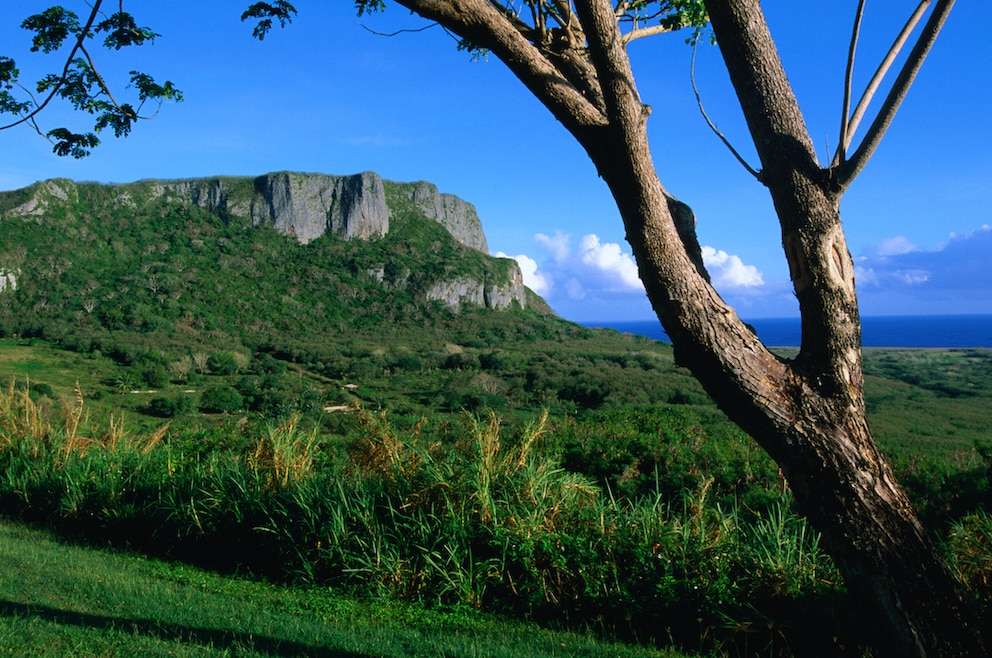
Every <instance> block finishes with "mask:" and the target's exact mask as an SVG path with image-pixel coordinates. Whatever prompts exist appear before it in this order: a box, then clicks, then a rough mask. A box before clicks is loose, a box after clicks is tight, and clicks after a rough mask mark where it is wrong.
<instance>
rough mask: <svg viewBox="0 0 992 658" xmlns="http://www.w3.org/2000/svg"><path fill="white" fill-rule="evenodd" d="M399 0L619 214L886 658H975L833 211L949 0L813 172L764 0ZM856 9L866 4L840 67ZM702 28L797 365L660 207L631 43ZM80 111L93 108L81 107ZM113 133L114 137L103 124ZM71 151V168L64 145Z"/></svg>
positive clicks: (695, 352) (712, 379)
mask: <svg viewBox="0 0 992 658" xmlns="http://www.w3.org/2000/svg"><path fill="white" fill-rule="evenodd" d="M395 2H396V3H397V4H399V5H401V6H403V7H406V8H407V9H409V10H411V11H413V12H414V13H416V14H419V15H420V16H422V17H424V18H426V19H428V20H430V21H434V22H436V23H438V24H440V25H441V26H442V27H443V28H444V29H445V30H447V31H449V32H450V33H452V34H454V35H456V36H457V37H458V38H459V39H460V40H461V41H460V47H461V48H463V49H468V50H470V51H474V52H476V53H481V52H486V53H489V54H492V55H493V56H495V57H497V58H499V59H500V60H502V61H503V62H504V63H505V64H506V65H507V66H508V67H509V69H510V70H511V71H512V72H513V73H514V74H515V75H516V77H517V78H518V79H519V80H520V81H521V82H522V83H523V84H524V86H525V87H526V88H527V89H528V90H529V91H530V92H531V93H532V94H533V95H534V96H535V97H537V99H538V100H540V101H541V102H542V103H543V104H544V105H545V106H546V107H547V109H548V110H549V111H550V112H551V114H552V115H553V116H554V117H555V118H556V119H557V120H558V121H559V122H560V123H561V124H562V125H563V126H564V127H565V128H566V129H567V130H568V131H569V132H570V133H571V134H572V136H573V137H574V138H575V139H576V140H577V142H578V143H579V144H580V145H581V146H582V148H583V149H584V150H585V151H586V153H587V154H588V155H589V157H590V159H591V160H592V161H593V163H594V164H595V166H596V167H597V170H598V172H599V175H600V176H601V177H602V179H603V180H604V181H605V183H606V184H607V186H608V187H609V189H610V191H611V193H612V195H613V197H614V199H615V201H616V205H617V208H618V209H619V212H620V215H621V217H622V219H623V222H624V226H625V229H626V232H627V240H628V242H629V243H630V244H631V247H632V250H633V252H634V256H635V258H636V260H637V263H638V267H639V272H640V277H641V280H642V281H643V282H644V285H645V288H646V290H647V293H648V297H649V299H650V301H651V303H652V305H653V308H654V309H655V311H656V313H657V314H658V317H659V319H660V321H661V323H662V324H663V326H664V327H665V330H666V332H667V333H668V335H669V336H670V337H671V339H672V342H673V345H674V347H675V352H676V358H677V360H678V361H679V363H680V364H683V365H685V366H687V367H688V368H690V369H691V370H692V372H693V373H694V374H695V376H696V377H697V378H698V379H699V380H700V382H701V383H702V385H703V386H704V387H705V389H706V390H707V392H708V393H709V394H710V395H711V396H712V397H713V399H714V400H715V401H716V402H717V404H718V405H719V406H720V407H721V408H722V409H723V410H724V411H725V412H726V413H727V414H728V416H729V417H730V418H732V419H733V420H734V421H735V422H737V423H738V424H739V425H740V426H741V427H742V428H743V429H745V430H746V431H747V432H748V433H749V434H751V436H753V437H754V438H755V439H756V440H757V441H758V442H759V443H760V444H761V446H762V447H763V448H764V449H765V450H766V451H767V452H768V453H769V454H770V455H771V456H772V458H773V459H775V461H776V462H777V463H778V464H779V466H780V467H781V468H782V470H783V472H784V473H785V475H786V477H787V478H788V481H789V483H790V485H791V487H792V490H793V492H794V495H795V499H796V502H797V505H798V506H799V508H800V510H801V511H802V512H803V513H804V514H805V515H806V516H807V517H808V518H809V519H810V521H811V523H812V524H813V525H814V526H815V527H816V528H817V529H818V530H819V531H820V532H821V533H822V535H823V537H824V540H825V543H826V545H827V547H828V550H829V551H830V553H831V554H832V556H833V557H834V559H835V561H836V563H837V566H838V567H839V568H840V569H841V571H842V573H843V574H844V576H845V580H846V583H847V585H848V588H849V590H850V591H851V593H852V595H853V596H855V597H857V598H858V599H859V600H860V601H861V602H862V603H863V604H864V606H865V607H866V609H867V610H869V611H871V613H872V614H873V615H874V618H875V620H876V621H877V627H878V628H879V629H880V631H881V636H880V638H879V646H878V649H879V651H884V652H886V653H890V654H892V655H898V656H923V655H927V656H973V655H985V649H984V646H983V640H982V638H981V636H980V631H979V630H978V629H977V628H976V625H975V622H974V620H973V617H972V614H971V612H970V611H969V609H968V605H967V603H966V600H965V598H964V595H963V593H962V591H961V589H960V587H959V585H958V584H957V583H956V581H955V579H954V577H953V576H952V575H951V573H950V571H949V570H948V568H947V567H946V565H945V564H944V563H943V561H942V559H941V557H940V555H939V553H938V551H937V550H936V548H935V546H934V544H933V542H932V540H931V538H930V537H929V536H928V534H927V532H926V530H925V529H924V528H923V526H922V524H921V523H920V521H919V519H918V518H917V516H916V514H915V513H914V511H913V509H912V506H911V504H910V502H909V500H908V499H907V497H906V495H905V493H904V492H903V491H902V490H901V489H900V488H899V486H898V485H897V483H896V482H895V478H894V477H893V474H892V471H891V469H890V468H889V466H888V464H887V463H886V462H885V460H884V459H883V457H882V455H881V453H880V452H879V450H878V448H877V446H876V444H875V441H874V439H873V437H872V435H871V431H870V429H869V427H868V424H867V420H866V413H865V401H864V395H863V385H864V378H863V374H862V361H861V349H860V347H861V328H860V318H859V309H858V301H857V295H856V291H855V281H854V274H853V269H854V268H853V262H852V259H851V256H850V254H849V252H848V249H847V246H846V241H845V236H844V232H843V230H842V227H841V222H840V211H839V207H840V200H841V198H842V196H843V194H844V192H845V191H846V190H847V189H848V188H849V186H850V185H851V184H852V183H853V181H854V180H855V178H856V177H857V175H858V174H859V173H860V172H861V170H862V169H863V168H864V166H865V164H866V163H867V161H868V159H869V158H870V157H871V155H872V154H873V153H874V151H875V149H876V148H877V146H878V144H879V141H880V140H881V138H882V136H883V134H884V133H885V131H886V129H887V127H888V126H889V124H890V123H891V121H892V119H893V117H894V115H895V113H896V111H897V110H898V108H899V106H900V104H901V102H902V101H903V99H904V98H905V96H906V93H907V91H908V89H909V87H910V85H911V84H912V81H913V78H914V77H915V75H916V73H917V71H918V70H919V68H920V66H921V65H922V63H923V60H924V58H925V57H926V55H927V53H928V52H929V50H930V48H931V47H932V45H933V43H934V40H935V39H936V37H937V34H938V33H939V32H940V29H941V26H942V25H943V22H944V20H945V19H946V17H947V15H948V13H949V12H950V10H951V8H952V6H953V0H922V1H921V2H920V4H919V6H918V8H917V10H916V11H914V12H913V14H912V15H911V16H910V18H909V20H908V21H907V26H906V30H905V31H904V33H903V34H901V35H900V36H899V39H898V40H897V42H896V43H895V44H894V45H893V48H892V50H891V51H890V53H892V54H894V53H896V52H898V51H900V50H901V49H902V48H903V47H904V45H905V44H906V43H909V40H910V39H913V41H912V45H911V48H910V49H909V53H908V55H907V56H906V58H905V62H904V64H903V65H902V67H901V69H900V70H899V71H898V73H897V74H896V75H895V79H894V82H893V83H892V84H891V86H890V88H889V91H888V93H887V95H886V97H885V100H884V101H883V102H882V103H881V106H880V109H879V110H878V112H877V114H876V115H875V116H874V117H873V119H872V121H871V122H870V126H869V128H868V129H867V130H866V131H865V135H864V137H863V138H862V140H861V141H860V143H858V144H854V143H853V139H852V136H853V135H854V134H855V129H856V127H857V125H858V124H860V123H861V121H862V119H863V118H864V116H865V114H866V110H865V108H866V105H867V99H870V98H871V97H872V96H873V95H874V94H875V93H876V92H877V91H878V90H879V89H880V88H881V87H880V84H881V78H882V75H881V74H883V73H885V72H886V71H888V69H889V68H891V65H892V62H891V60H890V58H886V60H885V61H884V62H883V64H882V66H881V67H880V69H879V73H880V75H879V76H876V78H875V79H873V80H872V81H871V82H870V83H869V85H868V87H867V89H866V91H865V94H864V97H863V98H864V99H865V100H863V101H862V102H859V103H858V104H857V105H856V107H855V108H854V110H853V111H852V110H851V109H850V105H851V102H850V101H851V91H852V90H851V89H850V87H851V85H850V73H849V75H848V80H849V82H848V86H847V90H846V92H845V95H844V100H843V103H844V112H843V119H842V121H841V128H840V139H839V147H838V150H837V152H836V154H835V155H834V156H833V158H832V160H831V162H829V163H828V164H825V165H824V164H821V163H820V162H819V161H818V158H817V156H816V152H815V149H814V148H813V141H812V139H811V138H810V135H809V134H808V131H807V129H806V125H805V121H804V118H803V115H802V113H801V111H800V109H799V106H798V103H797V102H796V99H795V96H794V94H793V92H792V89H791V86H790V84H789V82H788V79H787V77H786V75H785V71H784V69H783V66H782V63H781V61H780V59H779V56H778V53H777V50H776V46H775V42H774V40H773V38H772V36H771V34H770V31H769V28H768V26H767V24H766V21H765V19H764V15H763V12H762V9H761V6H760V2H759V0H705V1H698V0H635V1H628V0H395ZM94 5H95V7H96V8H98V7H99V5H100V2H99V1H97V2H95V3H94ZM356 7H357V9H358V12H359V14H363V13H366V12H370V11H377V10H381V9H384V8H385V1H384V0H356ZM863 10H864V2H863V1H862V2H860V3H859V8H858V12H857V15H856V18H855V21H854V30H853V31H852V39H851V49H850V54H849V58H848V70H849V71H850V69H851V66H852V65H853V61H854V54H855V51H856V45H857V41H858V32H859V30H858V25H859V23H860V17H861V15H862V13H863ZM94 11H95V9H94ZM294 12H295V10H294V9H293V8H292V6H291V5H289V3H286V2H277V3H274V4H269V3H255V4H254V5H252V7H251V8H250V9H249V11H248V12H245V15H244V16H243V17H242V18H243V19H244V18H257V19H259V20H260V22H259V27H258V28H256V36H259V37H261V36H264V34H265V31H266V30H267V29H268V28H269V27H271V19H272V18H275V19H277V20H279V21H280V22H281V23H284V22H286V21H287V20H288V19H289V18H290V16H291V14H292V13H294ZM266 20H268V21H269V22H268V23H266V22H265V21H266ZM91 23H92V19H91ZM49 24H51V21H50V22H49V23H44V22H42V23H41V26H42V28H43V29H42V30H41V31H39V35H42V34H48V32H44V30H45V29H47V30H49V32H51V31H52V29H51V28H45V27H44V26H45V25H49ZM55 24H56V25H58V24H60V23H58V21H55ZM707 24H709V25H710V26H711V28H712V32H713V36H714V39H715V41H716V44H717V45H718V47H719V49H720V51H721V53H722V55H723V58H724V61H725V63H726V66H727V70H728V72H729V74H730V78H731V81H732V83H733V85H734V88H735V91H736V93H737V96H738V99H739V101H740V105H741V108H742V111H743V113H744V116H745V119H746V121H747V125H748V128H749V131H750V135H751V138H752V140H753V142H754V145H755V148H756V150H757V153H758V156H759V158H760V168H756V169H751V168H749V169H750V171H752V173H753V174H754V176H755V178H756V179H757V181H758V182H760V183H761V184H762V185H764V186H765V187H766V188H767V189H768V191H769V194H770V195H771V198H772V201H773V204H774V207H775V210H776V213H777V215H778V218H779V222H780V225H781V233H782V242H783V246H784V252H785V257H786V259H787V261H788V263H789V268H790V273H791V277H792V281H793V284H794V290H795V294H796V296H797V298H798V300H799V307H800V313H801V316H802V325H803V329H802V344H801V348H800V351H799V354H798V355H797V356H796V357H795V358H793V359H784V358H781V357H779V356H777V355H775V354H774V353H772V352H771V351H769V350H768V349H767V348H766V347H765V346H764V345H763V344H762V343H761V342H760V341H759V340H758V338H757V336H755V334H754V333H753V332H752V331H751V330H750V329H749V328H748V327H747V325H745V324H744V323H743V322H742V321H741V319H740V318H739V317H738V316H737V314H736V313H735V312H734V310H733V309H732V308H731V307H729V306H728V305H727V304H726V303H725V302H724V301H723V300H722V299H721V298H720V296H719V294H718V293H717V292H716V290H715V289H714V288H713V286H712V285H711V283H710V281H709V277H708V274H707V272H706V269H705V267H704V265H703V262H702V257H701V251H700V247H699V243H698V241H697V239H696V236H695V217H694V216H693V213H692V211H691V210H690V208H689V207H688V206H687V205H685V204H684V203H682V202H681V201H679V200H678V199H675V198H674V197H673V196H672V195H671V194H669V193H668V192H667V190H666V189H665V187H664V186H663V184H662V183H661V179H660V177H659V174H658V172H657V170H656V168H655V165H654V162H653V160H652V156H651V153H650V150H649V147H648V137H647V125H648V119H649V115H650V108H649V107H648V106H647V105H646V104H645V103H644V102H643V101H642V100H641V97H640V94H639V92H638V88H637V84H636V80H635V77H634V74H633V71H632V67H631V63H630V60H629V58H628V55H627V49H626V48H627V45H628V44H629V43H630V42H631V41H633V40H635V39H638V38H642V37H649V36H655V35H659V34H664V33H670V32H674V31H677V30H682V29H688V30H690V31H691V34H692V35H693V38H694V39H698V38H699V37H700V36H701V33H700V32H699V30H700V29H702V28H703V27H704V26H705V25H707ZM101 25H102V23H101ZM73 30H75V28H70V29H69V32H70V33H72V34H78V40H79V41H80V42H84V41H85V40H86V38H87V34H88V32H87V31H86V30H83V31H78V30H76V31H73ZM259 30H261V33H260V34H259V33H258V31H259ZM914 31H915V36H913V34H914ZM139 33H141V31H140V30H139ZM52 38H54V37H52ZM119 40H120V39H119ZM45 43H47V42H46V41H45V40H42V42H41V44H42V47H44V44H45ZM108 45H111V46H113V43H111V44H108ZM12 71H15V72H16V69H14V67H13V63H12V62H11V61H10V60H9V59H0V103H3V107H2V108H0V109H6V110H7V111H12V112H15V113H20V114H21V115H22V116H25V115H26V114H27V113H28V112H34V109H32V108H31V107H25V106H23V105H22V106H17V105H16V103H17V102H18V101H17V100H16V99H15V98H14V96H13V95H11V93H10V92H11V90H12V89H13V87H12V86H11V85H12V82H11V81H12V80H16V74H13V73H12ZM63 78H64V79H63V80H61V81H59V80H56V81H53V84H55V85H57V84H59V82H61V83H62V84H63V85H68V87H66V88H75V87H73V86H72V84H70V83H73V81H74V80H75V78H74V77H73V76H72V75H68V76H63ZM83 78H84V79H88V78H86V76H85V75H83ZM4 94H6V95H4ZM98 95H99V94H98ZM107 95H109V92H108V94H107ZM71 98H74V96H72V95H70V100H71ZM99 107H102V106H98V108H99ZM37 109H40V108H37ZM82 109H88V107H87V106H86V105H85V103H84V104H83V108H82ZM125 114H126V113H125ZM34 116H35V115H34V114H31V119H30V120H33V117H34ZM125 118H126V116H125ZM121 122H122V123H124V124H125V125H127V126H129V125H130V124H128V123H127V122H125V121H123V120H121ZM106 125H116V124H114V123H113V121H112V120H109V119H108V123H107V124H106ZM100 127H101V126H100V123H99V121H98V123H97V126H96V128H97V129H98V130H99V128H100ZM56 150H57V151H58V150H59V149H58V147H57V149H56ZM63 150H65V149H63ZM68 152H69V154H72V155H75V153H74V152H73V151H72V149H71V148H70V149H68Z"/></svg>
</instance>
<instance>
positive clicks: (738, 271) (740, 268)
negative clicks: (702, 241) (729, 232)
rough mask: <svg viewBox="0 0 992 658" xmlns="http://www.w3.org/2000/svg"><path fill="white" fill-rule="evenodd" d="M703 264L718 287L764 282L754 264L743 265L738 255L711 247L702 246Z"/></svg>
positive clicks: (742, 286)
mask: <svg viewBox="0 0 992 658" xmlns="http://www.w3.org/2000/svg"><path fill="white" fill-rule="evenodd" d="M703 265H705V266H706V270H707V271H708V272H709V273H710V278H711V279H712V280H713V285H714V286H715V287H716V288H718V289H733V288H753V287H755V286H763V285H764V284H765V280H764V277H762V276H761V272H760V271H759V270H758V268H757V267H755V266H754V265H745V264H744V261H742V260H741V258H740V256H734V255H731V254H728V253H727V252H726V251H723V250H717V249H714V248H713V247H703Z"/></svg>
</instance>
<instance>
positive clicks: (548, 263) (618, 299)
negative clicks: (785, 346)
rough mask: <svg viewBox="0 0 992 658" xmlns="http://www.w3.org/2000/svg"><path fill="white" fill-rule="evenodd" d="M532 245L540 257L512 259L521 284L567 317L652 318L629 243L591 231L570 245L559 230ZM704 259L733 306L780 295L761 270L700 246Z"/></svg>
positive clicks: (736, 257)
mask: <svg viewBox="0 0 992 658" xmlns="http://www.w3.org/2000/svg"><path fill="white" fill-rule="evenodd" d="M534 244H535V246H536V247H537V249H538V250H539V251H540V252H541V254H539V255H537V254H536V255H533V256H531V255H526V254H519V255H516V256H512V258H514V259H515V260H516V261H517V263H519V264H520V269H521V272H522V273H523V277H524V284H525V285H527V286H528V287H529V288H531V289H532V290H534V291H535V292H536V293H538V294H539V295H541V296H542V297H544V298H545V299H546V300H547V301H548V302H549V303H550V304H551V305H552V307H554V308H555V309H556V310H558V311H559V312H561V313H563V314H564V315H565V316H566V317H583V316H585V317H589V316H592V315H595V316H596V317H598V318H600V319H602V318H604V317H608V316H609V315H611V314H614V313H623V312H624V310H623V309H625V308H628V309H629V308H637V309H639V310H638V311H637V313H640V314H643V316H644V317H650V314H651V310H650V306H649V305H648V303H647V297H646V295H645V294H644V286H643V285H642V284H641V280H640V277H639V276H638V271H637V263H636V262H635V261H634V257H633V256H632V255H631V253H630V249H629V248H628V247H627V245H624V244H621V243H616V242H607V241H604V240H602V239H601V238H600V237H599V236H598V235H596V234H594V233H590V234H587V235H584V236H583V237H582V238H581V239H580V240H578V242H577V243H573V241H572V236H571V235H569V234H568V233H563V232H562V231H555V232H554V234H552V235H547V234H544V233H538V234H537V235H535V236H534ZM496 255H497V256H501V257H506V254H503V253H497V254H496ZM703 258H704V262H705V264H706V267H707V269H708V270H709V271H710V273H711V276H712V277H713V282H714V285H716V287H717V289H719V290H721V292H722V293H724V294H728V293H729V294H730V295H737V296H739V297H741V299H740V300H737V299H729V298H728V301H731V303H736V302H738V301H741V302H742V303H746V304H749V305H753V304H754V303H755V302H756V300H757V299H758V298H760V297H761V296H762V295H764V294H766V293H767V294H768V295H774V296H776V298H777V297H778V296H781V294H782V293H781V291H780V290H778V289H777V288H775V286H773V285H766V284H765V281H764V278H763V276H762V273H761V271H760V270H758V268H757V267H755V266H754V265H746V264H745V263H744V262H743V261H742V260H741V258H740V257H739V256H736V255H733V254H728V253H727V252H725V251H721V250H717V249H714V248H712V247H704V249H703Z"/></svg>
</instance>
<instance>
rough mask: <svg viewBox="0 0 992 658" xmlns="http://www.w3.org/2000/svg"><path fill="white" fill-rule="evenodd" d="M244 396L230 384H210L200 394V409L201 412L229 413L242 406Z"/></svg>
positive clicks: (238, 409)
mask: <svg viewBox="0 0 992 658" xmlns="http://www.w3.org/2000/svg"><path fill="white" fill-rule="evenodd" d="M244 403H245V402H244V398H243V397H241V394H240V393H238V391H237V389H235V388H234V387H232V386H227V385H226V384H222V385H219V386H211V387H209V388H207V389H205V390H204V391H203V393H201V394H200V411H202V412H203V413H218V414H222V413H229V412H232V411H240V410H241V408H242V407H244Z"/></svg>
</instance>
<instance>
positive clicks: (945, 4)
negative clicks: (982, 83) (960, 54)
mask: <svg viewBox="0 0 992 658" xmlns="http://www.w3.org/2000/svg"><path fill="white" fill-rule="evenodd" d="M930 1H931V0H924V4H929V3H930ZM922 6H923V5H922V4H921V7H922ZM953 7H954V0H938V1H937V6H936V7H934V9H933V12H932V13H931V14H930V18H929V19H928V20H927V23H926V25H924V27H923V31H922V32H921V33H920V36H919V38H918V39H917V40H916V43H915V44H914V45H913V49H912V51H910V53H909V57H908V58H907V59H906V61H905V62H904V63H903V66H902V69H901V70H900V71H899V75H898V77H896V80H895V82H894V83H893V85H892V89H890V90H889V93H888V96H886V98H885V102H884V103H883V105H882V107H881V108H880V109H879V111H878V114H877V115H876V117H875V120H874V121H873V122H872V124H871V126H870V127H869V128H868V132H867V134H866V135H865V137H864V139H863V140H862V141H861V144H860V145H859V146H858V148H857V150H855V152H854V153H853V154H852V155H851V158H850V160H847V161H846V162H840V163H838V164H837V166H836V167H834V168H833V169H834V172H835V175H834V179H835V180H836V183H837V186H838V189H839V190H844V189H845V188H847V187H848V186H849V185H850V184H851V183H852V182H853V181H854V179H855V178H856V177H857V175H858V174H859V173H861V170H862V169H864V167H865V165H866V164H867V163H868V160H870V159H871V156H872V155H874V153H875V149H877V148H878V145H879V143H880V142H881V141H882V137H883V136H884V135H885V131H886V130H888V128H889V126H890V125H891V124H892V120H893V118H895V115H896V112H898V111H899V107H900V106H901V105H902V102H903V100H905V98H906V94H907V93H908V92H909V88H910V87H911V86H912V84H913V81H914V80H915V79H916V74H917V73H919V71H920V67H921V66H923V60H925V59H926V57H927V55H928V54H929V53H930V50H931V49H932V48H933V44H934V42H935V41H936V39H937V35H938V34H940V30H941V29H942V28H943V26H944V23H945V22H946V21H947V16H948V15H949V14H950V12H951V9H952V8H953ZM917 11H918V12H919V11H920V9H919V8H918V9H917ZM915 16H916V14H915V13H914V17H915ZM917 20H918V19H917ZM910 23H913V24H915V22H914V21H913V19H912V18H911V20H910ZM907 27H909V24H907ZM904 32H905V30H904ZM901 37H903V35H902V34H900V38H901ZM897 43H898V41H897ZM900 45H901V44H900ZM893 48H895V46H893ZM890 52H891V51H890ZM893 56H894V55H893ZM887 66H888V65H887V64H886V68H887ZM876 86H877V84H876ZM866 93H867V92H866ZM863 100H864V99H863ZM864 104H865V105H867V101H864ZM861 105H862V104H861V103H859V104H858V109H861ZM862 112H863V110H862ZM855 113H856V114H857V113H858V110H855ZM858 118H860V115H858ZM852 123H854V122H853V121H852Z"/></svg>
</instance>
